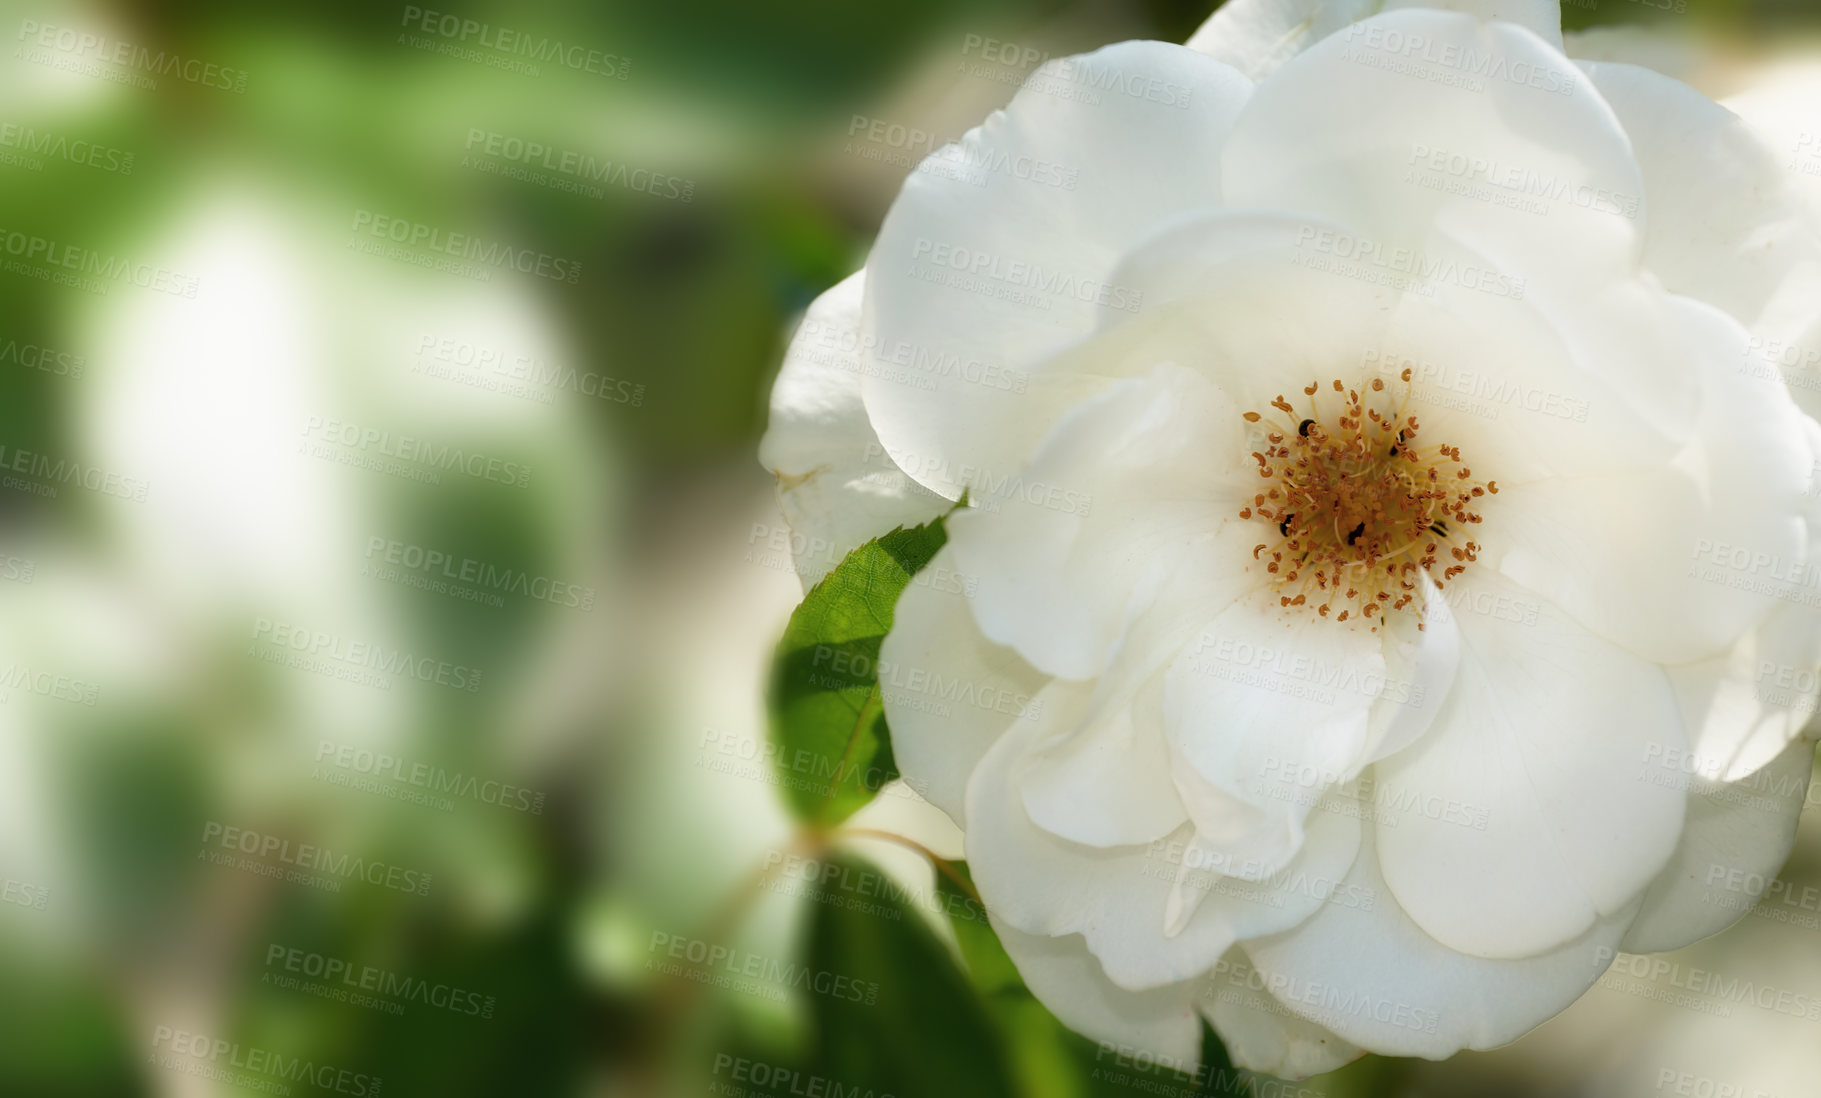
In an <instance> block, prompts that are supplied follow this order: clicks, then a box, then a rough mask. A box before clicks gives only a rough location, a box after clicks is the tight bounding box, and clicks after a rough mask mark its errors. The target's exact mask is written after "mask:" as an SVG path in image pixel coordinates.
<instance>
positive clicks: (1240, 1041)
mask: <svg viewBox="0 0 1821 1098" xmlns="http://www.w3.org/2000/svg"><path fill="white" fill-rule="evenodd" d="M1250 971H1251V966H1250V964H1248V963H1247V961H1246V955H1245V952H1244V951H1243V950H1242V949H1240V948H1239V947H1234V948H1233V949H1231V950H1229V951H1228V952H1227V955H1226V956H1225V957H1223V958H1221V962H1220V964H1218V965H1216V966H1215V970H1214V975H1213V977H1212V978H1211V980H1210V981H1209V983H1208V986H1207V990H1206V994H1205V995H1204V996H1203V998H1202V1001H1201V1010H1202V1013H1203V1014H1205V1015H1207V1018H1208V1021H1209V1022H1210V1023H1211V1024H1212V1025H1213V1026H1214V1032H1216V1033H1218V1034H1220V1040H1221V1043H1222V1044H1224V1045H1226V1047H1227V1054H1228V1055H1229V1056H1231V1057H1232V1058H1233V1063H1234V1064H1236V1065H1238V1066H1239V1067H1243V1068H1246V1069H1247V1070H1249V1071H1264V1072H1269V1073H1270V1074H1272V1075H1276V1076H1278V1077H1280V1078H1284V1079H1305V1078H1307V1077H1309V1076H1311V1075H1319V1074H1321V1073H1322V1072H1324V1071H1333V1070H1334V1069H1335V1068H1338V1067H1342V1066H1344V1065H1346V1064H1349V1063H1352V1062H1353V1061H1354V1060H1356V1059H1358V1058H1359V1057H1360V1056H1361V1055H1363V1054H1364V1052H1365V1050H1364V1049H1362V1048H1360V1047H1359V1046H1358V1045H1355V1044H1352V1043H1350V1042H1348V1041H1345V1040H1342V1039H1341V1038H1340V1037H1339V1036H1337V1035H1336V1034H1335V1033H1334V1032H1333V1031H1332V1030H1329V1029H1326V1028H1324V1027H1322V1026H1318V1025H1316V1024H1315V1023H1314V1022H1311V1021H1309V1020H1308V1019H1307V1018H1304V1017H1303V1016H1302V1015H1300V1014H1298V1013H1296V1012H1295V1011H1293V1010H1291V1009H1290V1008H1289V1007H1287V1006H1285V1005H1284V1004H1282V1003H1280V1002H1278V1001H1277V1000H1276V999H1273V998H1272V997H1271V996H1270V994H1268V993H1267V992H1265V991H1264V990H1263V989H1262V988H1259V987H1254V986H1253V985H1252V981H1251V980H1249V979H1241V980H1231V979H1223V977H1224V976H1226V974H1228V973H1249V972H1250Z"/></svg>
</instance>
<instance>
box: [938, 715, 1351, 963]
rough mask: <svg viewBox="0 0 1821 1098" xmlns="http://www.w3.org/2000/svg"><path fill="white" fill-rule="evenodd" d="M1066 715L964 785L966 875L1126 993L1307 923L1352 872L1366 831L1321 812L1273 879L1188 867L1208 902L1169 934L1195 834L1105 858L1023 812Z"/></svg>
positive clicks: (1019, 732)
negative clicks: (1052, 731)
mask: <svg viewBox="0 0 1821 1098" xmlns="http://www.w3.org/2000/svg"><path fill="white" fill-rule="evenodd" d="M1059 709H1060V707H1046V708H1045V709H1044V710H1043V713H1042V717H1041V719H1040V720H1039V721H1038V722H1036V723H1037V725H1038V727H1037V728H1013V729H1011V730H1009V731H1008V732H1007V733H1006V734H1005V735H1004V736H1002V737H1001V738H1000V740H999V741H998V742H997V743H996V744H994V745H993V748H992V750H990V751H989V752H987V755H986V758H984V759H983V760H981V763H980V765H979V767H977V768H976V769H975V771H974V776H973V779H972V780H971V781H970V782H969V783H968V800H967V817H968V830H967V854H968V865H969V868H970V869H971V870H972V871H973V875H974V883H975V884H976V885H977V886H979V889H980V895H981V898H982V900H984V901H985V903H986V906H987V908H988V909H989V910H991V911H992V912H993V913H994V914H995V915H996V916H997V917H998V918H1000V919H1003V920H1004V921H1006V922H1008V923H1010V924H1011V925H1012V926H1014V927H1017V928H1018V929H1020V930H1023V931H1025V932H1027V933H1031V934H1049V935H1066V934H1081V935H1083V936H1084V937H1085V938H1086V940H1087V945H1088V949H1089V950H1091V951H1092V952H1093V953H1094V955H1095V956H1096V957H1098V958H1100V962H1101V964H1102V965H1103V966H1104V967H1105V969H1106V973H1107V976H1108V978H1109V979H1111V980H1112V981H1113V983H1115V984H1117V985H1119V986H1120V987H1123V988H1126V989H1128V990H1144V989H1147V988H1154V987H1161V986H1163V985H1165V984H1171V983H1178V982H1181V981H1183V980H1188V979H1192V978H1194V977H1196V976H1199V975H1201V974H1203V973H1205V972H1207V971H1208V969H1209V968H1210V967H1212V965H1213V964H1214V962H1215V961H1216V960H1218V959H1219V957H1220V955H1221V954H1222V953H1224V952H1226V950H1227V948H1228V947H1229V946H1231V945H1232V944H1233V942H1234V941H1235V940H1237V939H1238V938H1240V937H1242V936H1256V935H1259V934H1268V933H1273V932H1275V931H1277V930H1281V929H1284V928H1285V927H1288V926H1291V925H1294V924H1295V923H1296V922H1298V921H1300V920H1302V919H1304V918H1307V917H1308V915H1309V914H1310V913H1311V912H1312V911H1314V910H1315V909H1316V908H1319V907H1320V906H1321V905H1322V903H1323V902H1324V900H1325V898H1326V895H1325V892H1324V891H1323V890H1322V888H1321V887H1319V885H1320V882H1323V881H1326V882H1334V881H1337V880H1339V879H1340V877H1341V876H1342V875H1343V874H1344V873H1345V871H1346V867H1347V866H1348V865H1350V864H1351V863H1352V861H1353V857H1354V854H1355V852H1356V851H1357V849H1358V845H1359V832H1360V827H1359V821H1358V820H1357V819H1356V818H1354V817H1351V816H1347V815H1343V814H1339V813H1334V812H1326V811H1324V812H1321V813H1318V814H1317V818H1316V819H1312V820H1311V821H1310V823H1309V828H1308V838H1307V842H1306V844H1305V847H1304V851H1303V854H1302V855H1301V856H1300V858H1299V859H1298V860H1297V861H1295V862H1293V863H1291V864H1290V865H1288V866H1286V867H1283V869H1282V870H1281V872H1280V873H1279V875H1277V876H1276V877H1275V878H1273V879H1270V880H1266V881H1262V882H1248V881H1239V880H1234V879H1231V878H1229V877H1227V876H1226V875H1224V874H1217V873H1215V872H1212V871H1210V870H1208V869H1206V868H1205V867H1201V866H1193V865H1191V866H1189V867H1188V868H1189V869H1190V870H1191V871H1193V872H1192V874H1191V878H1190V887H1191V888H1192V889H1194V890H1195V891H1196V892H1197V893H1200V894H1201V895H1198V896H1197V897H1195V899H1196V900H1197V903H1196V906H1195V909H1194V912H1193V915H1192V917H1190V918H1189V920H1188V922H1187V925H1185V926H1182V927H1180V928H1179V929H1178V928H1170V929H1176V930H1177V932H1176V933H1174V934H1167V933H1166V927H1167V926H1168V923H1169V920H1168V918H1167V914H1168V912H1169V907H1170V898H1171V895H1172V893H1173V892H1174V890H1175V888H1176V882H1177V879H1178V877H1179V870H1180V869H1181V867H1182V864H1183V859H1184V857H1186V856H1187V854H1186V852H1187V848H1188V844H1189V841H1190V836H1191V835H1192V832H1191V831H1190V830H1189V829H1187V828H1184V829H1183V830H1182V831H1179V832H1178V833H1177V835H1175V836H1172V838H1171V839H1170V840H1167V841H1162V842H1158V843H1152V844H1149V845H1146V846H1133V847H1122V848H1118V849H1107V848H1101V847H1091V846H1083V845H1081V844H1079V843H1072V842H1069V841H1068V840H1066V839H1063V838H1061V837H1059V836H1056V835H1054V834H1051V833H1050V832H1048V831H1045V830H1043V829H1042V828H1040V827H1038V826H1036V824H1034V823H1033V822H1032V821H1031V819H1030V817H1029V816H1028V815H1026V813H1025V811H1024V806H1023V802H1022V799H1021V797H1020V785H1021V782H1022V771H1023V768H1024V766H1025V765H1026V764H1027V762H1028V757H1029V751H1030V747H1031V745H1032V744H1033V743H1034V742H1035V741H1036V740H1037V739H1038V738H1039V737H1040V736H1041V735H1042V734H1043V731H1044V730H1043V729H1042V727H1041V726H1042V725H1043V723H1045V722H1046V721H1049V720H1051V719H1052V717H1053V716H1054V715H1055V714H1056V713H1057V712H1058V711H1059ZM1018 723H1019V724H1023V723H1024V722H1018Z"/></svg>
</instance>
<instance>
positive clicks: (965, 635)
mask: <svg viewBox="0 0 1821 1098" xmlns="http://www.w3.org/2000/svg"><path fill="white" fill-rule="evenodd" d="M970 582H971V581H970V579H969V577H967V576H965V575H962V574H961V573H959V572H958V571H956V569H955V551H954V548H953V546H949V545H944V546H943V547H942V548H941V549H939V550H937V552H936V555H935V556H934V557H933V558H931V559H930V562H929V564H928V565H926V566H925V567H924V570H923V571H922V572H920V573H918V574H917V576H916V577H915V578H914V579H913V580H912V582H911V584H910V586H909V587H906V588H905V589H904V594H902V595H900V596H898V605H897V608H896V609H895V610H894V611H893V617H892V630H891V632H890V633H888V634H887V635H886V637H885V641H884V643H883V644H881V645H880V647H879V661H880V664H881V665H882V669H883V668H887V667H888V668H890V669H891V670H890V671H889V672H885V671H883V670H882V673H881V675H880V679H879V696H880V700H881V702H882V703H883V704H884V707H885V723H886V725H887V726H888V727H889V728H890V729H891V739H892V755H893V757H894V758H895V759H896V761H897V764H898V771H899V773H901V774H903V775H904V781H905V783H906V784H908V785H909V786H910V787H911V788H912V789H914V790H916V791H917V792H918V793H919V794H921V795H922V796H923V798H924V799H925V800H927V801H929V802H930V803H931V804H933V805H935V806H936V807H937V808H940V809H942V810H943V811H944V812H947V813H948V814H949V816H950V817H951V818H953V819H954V821H955V822H956V823H958V824H961V825H962V826H964V827H965V826H966V822H967V821H966V816H965V809H966V801H967V779H968V777H969V775H971V774H972V773H973V771H974V766H975V765H976V764H977V763H978V762H979V761H980V758H981V756H983V755H985V754H986V752H987V749H988V748H990V747H991V746H992V745H993V742H994V741H995V740H997V739H998V738H999V736H1000V734H1001V733H1003V732H1004V731H1005V729H1006V727H1007V726H1008V725H1010V724H1012V723H1015V722H1028V721H1030V720H1032V719H1034V718H1035V716H1036V709H1035V707H1034V702H1035V698H1036V696H1037V693H1038V691H1040V690H1041V689H1042V688H1043V684H1044V683H1045V682H1047V681H1049V679H1048V676H1046V675H1043V674H1041V673H1039V672H1037V671H1035V670H1033V669H1032V668H1031V666H1030V665H1029V664H1027V663H1025V662H1024V661H1023V660H1021V659H1019V658H1018V654H1017V653H1016V652H1013V651H1012V650H1010V649H1009V648H1002V647H1000V646H999V645H996V644H994V643H992V642H991V641H989V640H987V639H986V638H985V637H983V636H981V635H980V630H979V628H978V627H977V626H975V625H974V618H973V613H972V611H971V610H970V608H969V606H968V597H967V590H968V585H969V583H970Z"/></svg>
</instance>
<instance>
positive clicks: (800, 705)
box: [771, 519, 948, 827]
mask: <svg viewBox="0 0 1821 1098" xmlns="http://www.w3.org/2000/svg"><path fill="white" fill-rule="evenodd" d="M947 538H948V535H947V533H946V532H944V530H943V528H942V520H940V519H937V520H936V521H934V522H931V523H928V524H927V525H924V526H915V527H910V528H908V529H906V528H899V529H897V530H893V531H892V532H891V533H889V534H886V535H885V536H884V537H880V538H875V539H874V540H872V541H869V542H867V543H866V544H865V545H862V546H861V547H860V548H858V549H855V550H854V551H853V552H851V553H849V554H848V555H847V558H846V559H845V560H843V561H842V562H841V563H840V564H839V565H838V566H836V568H835V570H834V571H833V572H830V573H829V574H828V576H827V578H825V579H824V580H823V581H822V582H821V583H819V584H817V585H816V586H815V587H814V588H813V589H811V590H810V592H809V594H808V595H806V596H805V597H804V599H803V603H802V605H800V606H798V607H797V609H796V611H795V612H794V613H792V614H791V616H790V625H789V626H788V627H787V628H786V629H785V631H784V640H783V642H782V643H781V644H779V646H778V658H777V662H776V664H775V665H774V667H773V672H772V687H771V697H772V728H771V734H772V742H773V744H774V745H775V748H776V752H775V754H774V755H773V762H774V764H775V765H776V767H777V771H778V779H779V782H778V784H779V788H780V789H782V790H783V792H784V799H785V802H786V803H787V804H789V805H790V807H791V809H792V810H793V811H794V812H795V813H796V815H797V816H798V817H799V818H800V819H802V820H804V821H805V822H808V823H811V824H815V825H817V826H821V827H832V826H834V825H835V824H838V823H840V822H841V821H842V820H844V819H846V818H847V817H848V816H851V815H852V814H853V813H854V811H855V810H857V809H858V808H860V806H862V805H864V804H865V803H866V802H867V801H870V800H872V798H873V796H874V794H876V793H877V792H878V791H879V787H880V786H882V785H884V784H885V783H886V782H888V781H890V780H891V779H893V778H895V777H897V774H898V772H897V767H896V766H895V764H894V763H893V761H892V754H891V738H890V736H889V734H888V733H887V731H886V727H885V714H884V712H883V710H882V709H881V707H880V704H879V685H878V677H879V645H880V644H881V643H882V642H883V641H884V640H885V634H886V633H887V632H889V631H890V630H891V626H892V608H893V607H894V606H896V605H897V602H898V596H899V594H901V593H902V592H903V591H904V588H905V585H907V584H908V583H910V580H911V577H912V576H914V575H916V574H917V572H918V571H919V570H920V569H922V568H923V566H924V565H926V564H928V563H929V561H930V558H931V557H933V556H935V555H936V550H938V549H940V548H942V543H943V542H944V541H946V540H947Z"/></svg>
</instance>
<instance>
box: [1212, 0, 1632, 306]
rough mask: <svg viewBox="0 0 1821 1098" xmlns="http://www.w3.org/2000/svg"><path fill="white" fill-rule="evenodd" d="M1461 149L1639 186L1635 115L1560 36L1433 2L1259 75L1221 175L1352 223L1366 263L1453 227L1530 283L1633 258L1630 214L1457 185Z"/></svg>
mask: <svg viewBox="0 0 1821 1098" xmlns="http://www.w3.org/2000/svg"><path fill="white" fill-rule="evenodd" d="M1436 158H1439V162H1440V164H1441V167H1439V168H1437V167H1435V164H1436V162H1437V159H1436ZM1451 158H1463V159H1464V161H1465V162H1466V163H1467V164H1470V165H1471V164H1474V163H1483V164H1488V165H1492V166H1493V170H1507V171H1509V170H1515V171H1519V172H1522V173H1527V174H1528V175H1530V176H1535V177H1542V178H1546V179H1549V180H1551V181H1553V185H1554V186H1556V187H1558V188H1566V190H1567V191H1568V192H1570V193H1573V192H1578V191H1580V190H1581V189H1583V188H1585V189H1592V190H1594V191H1597V192H1603V193H1607V194H1620V195H1628V196H1637V195H1641V194H1642V191H1643V184H1642V181H1641V179H1640V177H1639V174H1638V168H1637V164H1636V162H1635V161H1634V160H1633V158H1632V155H1631V149H1630V144H1629V142H1628V141H1627V139H1626V136H1625V131H1624V130H1623V128H1622V127H1620V125H1619V124H1618V120H1617V119H1616V118H1615V117H1614V116H1613V114H1612V112H1611V110H1610V109H1609V108H1607V107H1606V105H1605V103H1604V102H1603V101H1601V99H1600V97H1599V94H1598V93H1597V92H1596V91H1595V90H1594V87H1593V83H1592V81H1591V80H1589V79H1588V78H1587V76H1586V75H1585V74H1584V73H1582V72H1581V71H1580V70H1579V69H1578V68H1576V67H1575V66H1574V64H1573V63H1572V62H1570V61H1569V60H1568V59H1567V58H1566V57H1563V56H1562V55H1561V53H1560V52H1559V51H1558V50H1557V49H1556V48H1555V47H1553V46H1551V45H1550V44H1549V43H1547V42H1545V41H1543V40H1542V39H1540V38H1538V37H1537V35H1535V34H1534V33H1531V32H1529V31H1527V30H1524V29H1522V28H1520V27H1517V26H1514V25H1512V24H1509V23H1502V22H1494V23H1487V22H1483V21H1481V20H1479V19H1476V18H1472V17H1470V16H1467V15H1462V14H1458V13H1453V12H1441V11H1429V10H1405V11H1396V12H1388V13H1386V14H1384V15H1380V16H1377V17H1374V18H1372V19H1368V20H1366V21H1364V22H1361V23H1356V24H1354V25H1353V26H1351V27H1349V28H1348V29H1347V30H1346V31H1344V32H1342V33H1339V34H1335V35H1333V36H1331V37H1329V38H1328V39H1326V40H1325V41H1323V42H1320V43H1318V44H1316V45H1315V46H1313V47H1311V48H1310V49H1309V50H1308V51H1307V52H1305V53H1303V54H1301V55H1299V56H1297V57H1296V58H1294V59H1292V60H1290V61H1289V62H1287V63H1286V64H1285V65H1284V66H1283V68H1282V69H1280V70H1279V71H1278V72H1276V73H1275V74H1273V76H1272V77H1271V79H1270V80H1268V81H1265V82H1263V83H1261V84H1260V85H1259V86H1258V88H1257V90H1256V91H1255V92H1254V94H1253V96H1252V100H1251V102H1249V103H1248V104H1247V106H1246V108H1245V110H1244V111H1243V112H1241V114H1240V117H1239V121H1238V122H1237V123H1236V124H1235V126H1234V128H1233V135H1232V138H1231V139H1230V140H1229V141H1228V144H1227V149H1226V151H1225V153H1224V155H1223V157H1222V188H1223V192H1224V194H1225V196H1226V201H1227V203H1228V204H1229V205H1232V206H1256V207H1261V208H1269V209H1280V210H1295V211H1298V212H1301V213H1306V214H1308V215H1310V216H1316V217H1323V218H1326V219H1328V220H1331V221H1334V222H1337V223H1339V224H1342V225H1345V226H1347V227H1349V228H1350V229H1352V230H1354V231H1355V232H1356V233H1358V234H1360V239H1359V240H1358V241H1357V242H1356V243H1357V244H1358V245H1359V246H1360V247H1361V248H1362V249H1363V251H1361V252H1360V253H1359V254H1358V255H1357V256H1355V259H1356V261H1358V262H1363V263H1364V264H1368V265H1370V264H1386V263H1390V262H1391V261H1392V260H1393V258H1394V257H1400V256H1401V257H1403V262H1401V263H1399V264H1398V266H1402V267H1405V268H1410V267H1414V268H1416V269H1422V268H1423V267H1424V266H1426V263H1425V260H1426V259H1427V258H1428V253H1431V252H1433V251H1435V250H1436V249H1437V248H1438V247H1439V239H1440V238H1442V237H1451V238H1453V239H1455V240H1457V241H1459V242H1460V243H1462V244H1464V245H1465V246H1466V247H1468V248H1469V249H1471V250H1472V251H1473V252H1475V253H1477V254H1479V255H1482V256H1485V257H1486V258H1487V259H1488V260H1490V261H1491V263H1492V264H1493V265H1494V267H1495V273H1497V274H1500V275H1501V276H1502V277H1503V278H1505V279H1506V280H1509V279H1511V278H1520V277H1521V278H1522V279H1524V283H1523V284H1524V286H1526V287H1536V288H1552V287H1559V289H1560V290H1561V291H1562V292H1563V293H1564V294H1567V295H1572V294H1573V292H1574V291H1575V290H1577V289H1579V288H1586V287H1595V286H1599V285H1603V284H1605V283H1608V282H1611V281H1615V280H1620V279H1625V278H1629V277H1630V276H1631V274H1632V273H1633V271H1634V269H1635V262H1636V258H1637V254H1638V249H1639V244H1640V240H1641V236H1642V234H1641V232H1640V231H1639V229H1638V225H1637V224H1636V223H1634V222H1633V221H1631V220H1627V219H1626V218H1624V217H1619V216H1612V215H1610V214H1608V213H1606V212H1605V211H1604V210H1603V209H1599V208H1583V207H1581V206H1580V205H1578V204H1576V203H1575V202H1573V201H1556V202H1552V203H1550V205H1549V208H1548V215H1547V216H1541V217H1540V216H1537V215H1536V214H1535V213H1533V212H1531V211H1530V210H1528V209H1526V208H1523V206H1521V205H1519V204H1515V203H1504V202H1489V201H1486V200H1484V199H1483V198H1482V197H1480V196H1479V194H1478V193H1477V192H1476V191H1475V189H1474V188H1471V187H1450V186H1449V185H1448V184H1449V183H1451V182H1460V180H1457V179H1456V178H1455V177H1454V176H1453V175H1451V174H1450V172H1451V170H1452V169H1450V168H1449V163H1450V160H1451ZM1432 177H1433V179H1432ZM1431 182H1434V183H1435V184H1437V185H1431ZM1476 280H1477V279H1476ZM1570 300H1572V296H1570Z"/></svg>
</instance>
